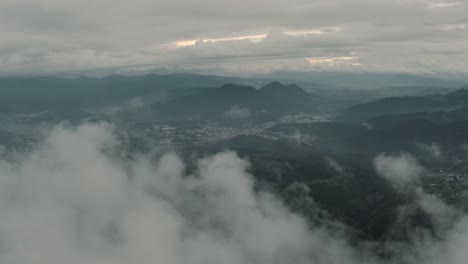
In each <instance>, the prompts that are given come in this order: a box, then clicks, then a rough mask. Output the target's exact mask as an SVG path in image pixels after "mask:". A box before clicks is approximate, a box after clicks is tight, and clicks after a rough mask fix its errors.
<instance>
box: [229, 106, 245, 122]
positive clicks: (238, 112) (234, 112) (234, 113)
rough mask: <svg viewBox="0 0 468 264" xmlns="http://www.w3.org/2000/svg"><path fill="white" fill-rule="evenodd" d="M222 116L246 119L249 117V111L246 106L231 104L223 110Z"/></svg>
mask: <svg viewBox="0 0 468 264" xmlns="http://www.w3.org/2000/svg"><path fill="white" fill-rule="evenodd" d="M224 116H226V117H229V118H233V119H247V118H249V117H250V111H249V109H248V108H246V107H241V106H239V105H233V106H232V107H231V108H229V109H228V110H226V111H225V112H224Z"/></svg>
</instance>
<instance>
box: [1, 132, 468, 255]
mask: <svg viewBox="0 0 468 264" xmlns="http://www.w3.org/2000/svg"><path fill="white" fill-rule="evenodd" d="M118 144H119V143H118V141H117V140H116V139H115V137H113V133H112V127H111V126H109V125H106V124H100V125H96V124H94V125H91V124H85V125H82V126H79V127H77V128H72V127H64V126H59V127H56V128H54V129H53V130H52V131H51V133H50V135H49V136H48V137H47V138H46V140H45V141H44V142H43V143H41V144H40V145H38V146H37V147H35V148H34V149H33V150H32V151H30V152H29V153H24V154H23V155H18V154H16V155H10V154H9V152H3V153H2V157H1V161H0V212H2V218H1V220H0V262H1V263H5V264H10V263H24V264H27V263H35V264H42V263H44V264H45V263H47V264H55V263H57V264H58V263H71V264H73V263H94V264H103V263H109V264H110V263H112V264H116V263H168V264H171V263H173V264H183V263H194V264H197V263H200V264H202V263H203V264H206V263H226V264H229V263H232V264H234V263H236V264H238V263H260V264H261V263H318V264H320V263H378V264H379V263H382V264H383V263H450V264H462V263H465V261H466V257H467V255H466V252H467V245H468V243H466V242H467V240H468V220H467V217H466V216H465V215H464V214H462V213H460V212H458V211H457V210H456V209H454V208H450V207H449V206H447V205H445V204H444V203H443V202H441V201H440V200H438V199H437V198H435V197H430V199H432V202H429V203H427V202H426V204H427V206H426V207H424V208H430V210H429V209H428V212H430V214H431V215H433V216H434V217H436V218H437V217H438V218H437V219H438V221H441V223H443V222H442V220H447V221H446V222H445V223H451V224H450V225H447V224H444V225H443V229H440V230H442V232H441V234H440V239H434V238H432V237H431V236H425V235H418V234H415V236H414V241H413V242H411V243H410V244H408V245H405V246H399V245H398V244H391V243H389V244H388V248H389V249H390V252H393V254H394V257H392V258H391V259H390V260H382V259H380V258H379V257H378V256H376V255H374V254H373V253H372V251H368V250H366V247H355V246H351V245H350V244H349V243H347V242H346V241H347V240H346V237H345V236H343V235H338V234H336V233H333V232H331V231H328V230H327V229H324V228H319V227H314V226H310V224H308V223H307V222H306V220H305V219H304V218H302V217H301V216H300V215H298V214H295V213H293V212H291V211H290V210H289V209H288V208H287V207H286V206H285V205H283V203H282V202H281V200H279V199H278V198H276V197H275V196H274V195H272V194H271V193H268V192H263V191H253V184H254V182H253V181H254V179H253V176H252V175H251V174H250V173H249V172H248V171H249V166H250V165H249V162H248V161H247V160H244V159H240V158H239V157H238V156H237V155H236V154H235V153H233V152H224V153H219V154H217V155H214V156H211V157H206V158H203V159H200V160H199V161H198V162H197V165H196V169H195V171H194V173H193V174H188V173H187V172H186V169H185V166H184V163H183V161H182V160H181V159H180V158H179V157H178V156H177V155H175V154H171V153H169V154H166V155H163V156H162V157H160V158H158V159H154V157H151V156H148V155H137V156H136V157H134V158H132V159H131V160H124V159H122V158H119V155H118V153H119V152H118V150H117V146H118ZM402 159H409V161H408V162H403V161H402ZM380 160H381V162H383V163H384V164H385V166H383V167H382V168H381V169H379V173H382V174H383V175H385V173H386V172H385V171H387V170H388V171H390V172H391V173H398V172H402V173H406V172H405V170H404V169H402V164H404V167H405V169H408V170H409V171H411V172H414V171H416V170H417V169H414V168H413V169H411V168H410V167H411V166H415V164H414V163H413V161H412V160H411V158H409V156H402V157H390V156H382V157H380ZM387 178H388V177H387ZM388 179H389V180H393V179H394V178H392V177H391V178H388ZM421 197H424V199H425V200H424V201H428V200H427V199H429V198H426V197H429V196H428V195H426V194H424V193H423V192H421ZM434 201H436V203H434ZM421 204H423V203H421ZM434 205H437V206H434ZM446 212H455V213H453V214H447V213H446ZM452 215H453V217H452ZM441 226H442V225H441Z"/></svg>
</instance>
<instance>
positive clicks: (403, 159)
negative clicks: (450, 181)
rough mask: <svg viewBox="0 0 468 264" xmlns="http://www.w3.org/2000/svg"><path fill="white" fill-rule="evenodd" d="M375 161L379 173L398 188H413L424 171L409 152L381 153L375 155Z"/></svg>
mask: <svg viewBox="0 0 468 264" xmlns="http://www.w3.org/2000/svg"><path fill="white" fill-rule="evenodd" d="M373 162H374V166H375V169H376V171H377V174H378V175H379V176H381V177H383V178H385V179H386V180H388V181H389V182H390V183H392V184H393V185H395V186H396V187H397V188H408V187H411V188H413V187H414V184H415V183H418V182H419V177H420V175H421V173H422V172H423V171H424V169H423V167H422V166H421V165H420V164H419V162H418V161H417V160H416V159H415V158H414V157H413V156H412V155H410V154H408V153H402V154H400V155H398V156H391V155H386V154H381V155H379V156H377V157H375V158H374V160H373Z"/></svg>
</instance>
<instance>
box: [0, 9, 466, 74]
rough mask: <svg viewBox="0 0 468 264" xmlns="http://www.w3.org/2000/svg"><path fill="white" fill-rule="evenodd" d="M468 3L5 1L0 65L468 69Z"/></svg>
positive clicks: (131, 69) (76, 69)
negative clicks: (467, 43) (467, 16)
mask: <svg viewBox="0 0 468 264" xmlns="http://www.w3.org/2000/svg"><path fill="white" fill-rule="evenodd" d="M467 8H468V3H467V1H466V0H461V1H442V0H441V1H428V0H396V1H395V0H376V1H368V0H357V1H352V2H350V1H347V0H328V1H323V0H314V1H310V0H297V1H294V2H290V1H274V2H272V1H265V0H258V1H245V0H241V1H237V2H236V3H232V2H229V1H214V0H200V1H171V2H168V1H162V0H156V1H148V0H137V1H125V0H113V1H111V0H99V1H91V0H83V1H63V0H34V1H32V0H26V1H16V0H3V1H1V2H0V34H1V36H2V38H1V39H0V62H1V63H0V75H37V74H57V75H60V74H75V75H78V74H95V75H99V74H110V73H140V72H148V71H192V72H198V73H218V74H237V75H238V74H255V73H264V72H272V71H309V70H341V71H402V72H413V73H447V72H449V73H465V74H466V73H467V72H468V66H467V64H466V61H467V60H468V58H467V56H468V50H467V45H466V42H467V38H468V26H467V25H468V20H467V19H466V13H467Z"/></svg>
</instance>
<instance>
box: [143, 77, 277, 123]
mask: <svg viewBox="0 0 468 264" xmlns="http://www.w3.org/2000/svg"><path fill="white" fill-rule="evenodd" d="M177 93H178V92H176V93H175V95H173V96H174V98H173V99H172V100H169V101H168V102H165V103H162V104H155V105H154V106H152V109H153V111H154V113H155V115H158V116H159V117H161V118H163V119H186V118H189V119H211V118H224V117H227V118H229V117H233V118H247V117H251V116H252V117H255V116H265V115H276V114H278V113H281V112H282V111H283V110H284V109H283V108H282V106H281V105H280V104H279V103H278V102H277V101H276V100H275V99H274V98H272V97H270V96H268V95H266V94H264V93H263V92H261V91H260V90H258V89H255V88H253V87H252V86H243V85H233V84H227V85H223V86H221V87H214V88H192V89H190V90H184V91H180V93H179V94H177Z"/></svg>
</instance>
